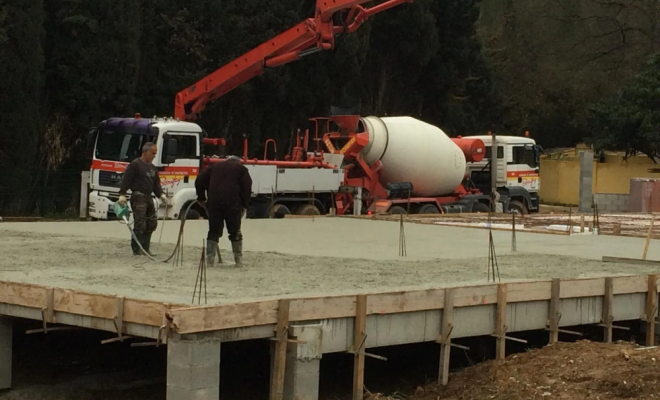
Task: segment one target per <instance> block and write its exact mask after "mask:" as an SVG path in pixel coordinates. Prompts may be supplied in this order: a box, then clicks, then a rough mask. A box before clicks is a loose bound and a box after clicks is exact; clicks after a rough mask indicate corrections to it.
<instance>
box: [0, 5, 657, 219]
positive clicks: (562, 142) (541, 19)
mask: <svg viewBox="0 0 660 400" xmlns="http://www.w3.org/2000/svg"><path fill="white" fill-rule="evenodd" d="M379 2H380V1H378V2H376V1H374V2H368V3H366V4H365V6H366V7H368V6H372V5H375V4H377V3H379ZM615 3H616V4H615ZM655 3H656V2H653V1H652V0H644V1H635V0H621V1H620V2H601V1H598V0H573V1H569V0H538V1H533V2H531V1H522V0H488V1H483V2H482V1H480V0H447V1H436V0H415V1H414V2H413V3H407V4H403V5H400V6H398V7H396V8H394V9H391V10H388V11H386V12H384V13H381V14H377V15H375V16H374V17H372V18H370V19H369V20H368V21H367V22H366V23H365V24H363V26H362V27H361V28H360V29H359V30H358V31H357V32H354V33H352V34H346V35H342V36H340V37H338V38H337V41H336V44H337V46H336V49H335V50H333V51H324V52H320V53H316V54H314V55H311V56H309V57H304V58H303V59H301V60H299V61H296V62H293V63H290V64H287V65H284V66H281V67H277V68H273V69H266V70H264V71H263V74H262V75H260V76H257V77H254V78H253V79H251V80H249V81H248V82H247V83H244V84H242V85H240V86H239V87H238V88H236V89H234V90H233V91H231V92H230V93H228V94H227V95H225V96H223V97H221V98H220V99H218V100H216V101H215V102H213V103H211V104H209V105H208V106H207V108H206V109H205V110H204V112H203V114H202V118H201V120H199V121H198V122H199V123H200V125H202V127H203V128H204V129H205V130H206V131H207V132H208V133H209V134H210V135H211V136H212V137H225V138H227V139H228V143H229V151H231V152H234V153H237V152H240V149H241V145H242V139H243V136H244V135H245V136H247V137H248V138H249V146H250V156H256V155H259V154H262V152H263V145H264V142H265V140H266V139H268V138H274V139H275V140H276V141H277V143H278V150H280V152H279V156H280V157H281V156H282V155H283V151H282V149H284V150H285V151H286V149H287V148H288V146H289V140H290V137H291V132H293V131H295V130H296V129H299V128H300V129H305V128H308V127H311V126H310V124H309V121H308V118H310V117H314V116H323V115H327V114H328V112H329V110H330V106H333V105H335V106H340V107H356V108H359V109H360V113H361V114H362V115H379V116H386V115H390V116H391V115H410V116H413V117H417V118H420V119H422V120H425V121H427V122H429V123H432V124H435V125H437V126H439V127H440V128H442V129H443V130H444V131H445V132H447V133H448V134H450V135H458V134H463V135H465V134H475V133H482V132H485V131H488V130H496V131H498V132H502V133H508V134H520V133H522V132H523V131H524V130H526V129H529V130H530V131H532V136H533V137H534V138H535V139H537V140H538V141H539V142H540V143H541V144H542V145H543V146H544V147H552V146H569V145H572V144H574V143H575V142H576V141H578V140H580V139H582V138H583V137H584V136H585V135H586V132H587V129H588V128H587V127H588V125H586V124H585V123H584V122H585V116H586V115H588V116H589V118H590V119H589V121H590V122H591V123H593V126H594V127H597V128H596V129H597V130H594V131H593V133H594V134H593V135H592V136H593V139H594V141H595V142H596V143H597V144H598V146H600V148H618V147H620V148H625V149H629V150H630V151H643V152H646V153H647V154H649V155H655V154H656V153H657V151H658V150H657V148H658V145H659V143H658V140H657V132H658V129H657V128H658V120H657V119H658V116H657V115H656V114H654V113H653V111H654V110H655V108H657V105H655V106H653V104H654V103H653V102H654V101H655V102H656V103H655V104H658V100H659V99H658V98H657V96H658V93H657V90H656V91H654V90H653V88H657V87H658V75H657V70H656V72H655V73H654V72H652V70H653V68H656V67H657V63H658V61H657V58H656V59H655V61H654V63H655V64H654V63H651V64H650V65H649V67H648V68H647V70H646V72H645V73H644V74H642V75H641V76H640V78H639V80H638V81H637V83H636V84H635V85H633V86H631V87H630V88H627V89H626V90H624V91H622V92H621V93H620V94H618V95H616V96H614V97H613V98H612V99H611V100H608V101H607V102H603V103H601V104H598V105H597V106H594V107H592V108H591V111H590V113H587V110H589V108H588V106H589V105H590V104H591V103H594V102H598V101H600V100H601V99H602V98H608V97H609V96H610V95H612V94H613V93H616V91H617V90H618V89H620V88H621V86H622V83H621V82H624V81H625V80H626V79H629V78H631V77H632V76H634V75H635V74H636V73H637V72H638V71H639V67H640V65H641V63H640V61H639V60H641V59H644V58H647V57H648V54H650V51H651V50H654V51H658V50H660V48H658V44H659V43H660V36H659V35H660V29H658V26H660V20H658V18H657V15H658V14H657V10H656V12H654V10H655V9H657V5H654V4H655ZM315 4H316V1H315V0H302V1H301V0H281V1H276V2H273V1H265V0H222V1H219V0H198V1H194V2H181V1H178V0H150V1H146V0H94V1H84V0H47V1H44V0H29V1H26V0H4V1H3V2H1V3H0V73H1V76H3V78H4V79H3V81H2V82H1V83H0V115H2V118H1V119H0V132H2V134H1V135H0V168H2V169H3V174H4V175H5V176H6V177H8V178H7V179H5V180H3V181H2V182H0V211H3V212H5V211H12V212H33V211H34V210H36V209H37V208H38V207H37V206H36V205H35V204H36V201H35V199H41V200H42V201H41V202H42V203H44V202H45V201H47V200H48V199H49V196H45V195H44V194H45V193H49V191H48V190H47V187H49V185H55V184H60V183H58V182H62V181H58V180H57V178H56V177H55V176H56V175H57V174H58V173H60V172H58V171H62V170H68V171H76V170H78V171H79V170H82V169H84V168H86V167H87V165H86V164H85V159H84V157H83V147H84V139H85V136H86V134H87V130H88V128H89V127H90V126H93V125H95V124H96V123H98V122H99V121H101V120H103V119H105V118H108V117H110V116H132V115H133V114H134V113H136V112H140V113H141V114H142V115H143V116H145V117H150V116H153V115H158V116H169V115H172V111H173V109H174V99H175V96H176V94H177V92H179V91H181V90H184V89H186V88H188V87H189V86H191V85H193V84H195V83H196V82H197V81H198V80H199V79H201V78H203V77H205V76H207V75H208V74H210V73H212V72H213V71H215V70H217V69H218V68H220V67H221V66H223V65H224V64H226V63H228V62H230V61H232V60H233V59H235V58H236V57H238V56H240V55H242V54H244V53H245V52H247V51H250V50H251V49H253V48H255V47H257V46H259V45H260V44H261V43H263V42H264V41H266V40H268V39H270V38H272V37H274V36H275V35H278V34H279V33H281V32H283V31H285V30H286V29H288V28H291V27H293V26H294V25H296V24H298V23H299V22H301V21H303V20H305V19H306V18H309V17H312V16H313V15H314V8H315ZM654 7H655V9H654ZM612 32H615V33H612ZM621 33H624V34H625V35H621ZM622 37H623V38H622ZM644 82H645V83H644ZM644 88H646V89H644ZM645 90H646V91H645ZM654 96H655V97H654ZM654 107H655V108H654ZM601 132H602V134H601ZM66 182H67V183H61V184H64V185H68V186H67V187H65V188H58V190H59V191H61V192H63V193H68V192H74V191H75V190H76V187H77V184H71V183H70V182H69V181H68V180H67V181H66ZM74 183H75V182H74ZM71 198H72V199H73V200H75V198H76V196H71ZM65 201H72V200H69V199H66V200H65ZM53 204H54V203H52V204H51V205H50V206H48V207H47V208H49V209H52V208H53V207H55V206H54V205H53ZM58 204H59V203H58ZM73 206H75V204H73ZM40 207H41V211H42V212H43V211H44V207H46V205H45V204H41V205H40ZM58 207H59V205H58Z"/></svg>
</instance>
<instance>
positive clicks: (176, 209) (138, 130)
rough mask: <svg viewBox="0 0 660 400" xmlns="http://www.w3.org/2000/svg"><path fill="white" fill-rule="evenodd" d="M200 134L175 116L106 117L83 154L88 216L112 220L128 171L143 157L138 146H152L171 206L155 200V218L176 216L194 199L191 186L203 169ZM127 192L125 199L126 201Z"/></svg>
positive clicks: (91, 132)
mask: <svg viewBox="0 0 660 400" xmlns="http://www.w3.org/2000/svg"><path fill="white" fill-rule="evenodd" d="M202 136H203V132H202V129H201V127H200V126H199V125H197V124H194V123H190V122H181V121H178V120H176V119H173V118H156V117H154V118H141V117H140V116H139V115H136V117H135V118H109V119H107V120H104V121H102V122H101V123H99V124H98V125H97V126H96V127H94V128H92V129H90V134H89V138H88V143H87V156H88V159H90V160H91V168H90V174H89V197H88V211H89V217H91V218H93V219H100V220H107V219H115V218H116V216H115V215H114V212H113V209H112V205H113V204H114V202H116V201H117V200H118V198H119V187H120V184H121V179H122V176H123V173H124V170H125V169H126V167H127V166H128V165H129V164H130V163H131V162H132V161H133V160H135V159H136V158H138V157H140V156H141V154H142V146H143V145H144V144H145V143H147V142H153V143H155V144H156V146H157V149H158V155H157V156H156V158H155V159H154V161H153V164H154V165H155V166H156V168H157V169H158V173H159V175H160V178H161V186H162V188H163V191H164V192H165V193H166V195H167V197H168V199H169V201H170V203H171V204H172V207H164V206H162V204H160V203H161V202H160V200H159V199H156V198H155V197H154V204H155V206H156V209H157V210H158V217H159V218H168V219H170V218H177V217H179V215H180V213H181V212H182V210H185V208H184V207H187V205H188V204H189V202H191V201H194V200H195V199H196V195H195V189H194V183H195V178H196V177H197V175H198V174H199V172H200V169H201V159H202V158H201V143H202ZM130 195H131V193H130V191H129V192H128V193H127V195H126V197H127V198H130Z"/></svg>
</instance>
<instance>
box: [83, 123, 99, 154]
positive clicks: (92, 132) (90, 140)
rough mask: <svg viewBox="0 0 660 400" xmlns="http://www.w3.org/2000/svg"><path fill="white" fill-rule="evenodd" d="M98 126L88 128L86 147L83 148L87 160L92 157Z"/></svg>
mask: <svg viewBox="0 0 660 400" xmlns="http://www.w3.org/2000/svg"><path fill="white" fill-rule="evenodd" d="M98 132H99V130H98V128H96V127H94V128H89V133H88V134H87V147H86V148H85V157H86V158H87V159H88V160H91V159H92V158H94V147H96V138H97V137H98Z"/></svg>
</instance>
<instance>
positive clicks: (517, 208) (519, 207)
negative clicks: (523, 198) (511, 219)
mask: <svg viewBox="0 0 660 400" xmlns="http://www.w3.org/2000/svg"><path fill="white" fill-rule="evenodd" d="M509 212H511V213H514V212H515V213H516V214H520V215H523V214H529V210H528V209H527V207H526V206H525V204H523V203H522V202H520V201H518V200H512V201H510V202H509Z"/></svg>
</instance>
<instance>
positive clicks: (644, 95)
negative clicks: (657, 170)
mask: <svg viewBox="0 0 660 400" xmlns="http://www.w3.org/2000/svg"><path fill="white" fill-rule="evenodd" d="M659 107H660V54H658V55H655V56H654V57H652V58H651V59H650V60H649V62H648V63H647V64H646V65H645V66H644V68H643V69H642V71H641V72H640V73H639V75H638V76H637V77H636V78H635V79H634V81H633V82H631V84H630V85H627V86H625V87H624V88H623V89H621V90H620V91H619V92H617V93H616V94H615V95H614V96H612V97H611V98H608V99H606V100H604V101H602V102H600V103H597V104H595V105H593V106H592V107H590V109H589V112H590V119H589V121H590V127H591V130H592V132H593V133H594V137H593V138H592V140H593V143H594V147H595V148H596V149H597V150H601V149H602V150H624V151H625V152H626V154H627V155H633V154H635V153H637V152H639V153H642V154H645V155H647V156H648V157H649V158H651V159H652V160H653V161H654V162H657V161H658V160H657V158H656V157H658V155H660V110H659Z"/></svg>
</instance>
